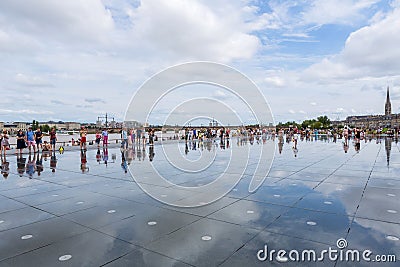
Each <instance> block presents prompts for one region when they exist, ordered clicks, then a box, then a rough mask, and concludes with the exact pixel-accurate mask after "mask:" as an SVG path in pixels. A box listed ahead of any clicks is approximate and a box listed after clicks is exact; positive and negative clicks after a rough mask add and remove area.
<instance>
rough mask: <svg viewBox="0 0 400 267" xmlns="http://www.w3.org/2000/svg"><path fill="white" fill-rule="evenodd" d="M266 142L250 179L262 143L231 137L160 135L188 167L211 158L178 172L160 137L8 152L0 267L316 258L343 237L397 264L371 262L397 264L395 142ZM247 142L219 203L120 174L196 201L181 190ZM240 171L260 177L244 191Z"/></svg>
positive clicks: (399, 164) (207, 176)
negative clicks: (205, 140)
mask: <svg viewBox="0 0 400 267" xmlns="http://www.w3.org/2000/svg"><path fill="white" fill-rule="evenodd" d="M259 142H262V141H261V140H260V141H259ZM266 142H267V143H272V144H274V145H276V153H275V158H274V161H273V163H272V167H271V169H270V172H269V174H268V176H267V178H266V179H265V180H264V181H263V182H262V178H264V177H254V178H253V177H252V174H253V173H254V171H255V168H256V167H257V166H258V163H257V162H258V161H257V153H253V152H254V151H253V150H254V149H256V148H257V147H259V146H261V144H259V143H258V142H257V141H254V143H253V144H250V143H249V142H239V141H237V140H236V139H235V138H232V139H231V140H230V144H229V146H228V145H227V144H225V146H224V147H221V146H220V145H219V143H218V142H215V143H213V142H211V143H209V144H201V145H200V144H199V143H198V142H196V143H193V142H189V143H188V144H187V146H185V143H178V144H177V143H173V142H172V143H170V144H165V145H164V146H165V147H169V146H178V147H179V149H181V152H182V157H183V158H185V157H186V158H187V159H189V160H190V162H192V163H193V164H196V159H197V157H201V156H202V155H204V156H207V155H212V156H213V157H214V161H213V164H212V165H211V166H210V167H209V168H207V169H205V170H204V171H202V172H197V173H187V174H186V175H185V174H182V173H180V172H179V168H174V167H171V166H170V164H169V162H168V159H167V158H166V157H165V156H163V146H161V145H159V144H156V145H155V146H154V148H150V147H148V146H147V147H146V148H145V149H143V148H142V147H140V148H138V147H135V150H133V149H128V150H127V151H123V152H121V150H120V148H119V147H118V148H116V147H114V148H111V147H110V148H108V149H107V150H103V149H102V148H100V149H99V150H97V149H96V148H91V147H89V149H88V151H87V152H86V153H81V152H80V151H65V152H64V153H63V154H60V153H59V152H58V151H57V152H56V153H55V154H54V155H49V157H43V156H42V154H38V155H39V156H38V155H36V156H33V155H31V156H29V155H27V154H25V155H23V157H22V158H17V157H16V156H15V155H11V154H10V155H8V156H7V162H9V174H8V177H7V178H6V179H2V180H1V181H0V266H102V265H106V266H219V265H220V266H270V265H272V266H274V265H278V264H281V263H280V262H279V259H278V260H277V259H276V258H274V259H273V260H272V261H271V260H269V259H265V260H264V261H261V260H260V259H259V257H258V256H265V255H264V254H265V253H263V251H261V252H262V253H259V252H260V250H264V248H265V247H266V246H267V248H268V252H270V251H271V250H276V251H278V250H280V249H283V250H286V251H287V252H289V251H291V250H298V251H299V252H300V254H301V251H303V250H315V251H316V253H317V256H319V255H320V252H321V251H323V250H328V248H329V247H331V248H332V249H337V250H338V249H339V248H338V239H344V240H345V242H346V244H345V246H343V247H342V249H343V250H349V249H354V250H359V251H364V250H370V251H372V254H371V256H370V258H371V259H373V260H374V259H375V256H376V255H383V256H384V255H395V256H396V258H397V263H394V262H386V263H381V264H380V265H382V266H398V261H399V260H400V241H399V238H400V205H399V204H400V144H397V143H396V142H394V141H393V139H379V140H376V139H372V140H371V141H370V140H368V141H365V140H362V141H361V143H360V149H359V151H356V149H355V148H354V146H353V141H352V140H351V141H349V149H348V152H347V153H345V151H344V149H343V143H342V140H338V141H337V142H333V141H332V140H329V141H328V140H312V141H305V140H303V141H299V143H298V149H297V150H296V149H293V147H292V146H293V144H292V143H286V142H285V143H278V140H277V139H275V140H270V139H269V140H266ZM246 149H247V150H248V151H250V154H248V153H247V152H245V153H239V157H240V158H239V161H247V162H246V168H245V169H243V168H241V167H238V168H236V169H235V166H233V168H230V169H229V171H230V172H232V173H231V175H232V177H236V176H237V175H242V174H243V175H242V178H241V180H240V181H239V182H238V183H237V184H236V185H235V186H234V188H233V189H232V190H230V191H229V192H228V193H227V194H226V195H224V196H222V197H221V198H220V199H219V200H217V201H215V202H212V203H210V204H206V203H203V204H202V205H200V206H199V207H194V208H189V207H179V206H171V205H168V204H165V203H163V202H161V201H158V200H156V199H154V198H152V197H150V196H149V195H148V194H146V193H145V192H144V191H143V190H142V189H141V188H140V187H139V186H138V184H137V183H136V182H135V180H134V179H133V178H132V176H131V174H130V170H131V171H132V173H139V176H140V177H136V178H137V179H139V180H140V181H141V182H143V183H145V184H146V185H147V188H151V190H152V192H153V193H154V192H156V193H158V194H159V195H158V197H159V199H160V200H162V199H163V198H164V199H165V200H166V201H164V202H169V201H173V202H174V203H186V202H185V200H190V199H193V198H196V199H198V200H199V203H201V197H202V195H201V194H199V193H198V192H193V191H191V189H190V187H195V186H197V187H199V186H202V185H205V184H208V183H210V182H212V181H213V179H216V178H217V177H218V176H219V175H221V174H223V172H224V171H225V170H226V168H225V165H224V164H228V163H229V157H230V155H231V152H232V150H238V151H241V150H243V151H247V150H246ZM9 153H11V152H9ZM254 154H255V155H254ZM249 155H250V156H249ZM236 160H238V159H236ZM151 164H153V165H154V166H155V167H156V168H157V170H158V171H159V172H160V174H162V175H163V176H165V177H168V179H169V181H170V182H171V183H174V184H179V185H181V186H182V191H181V193H180V194H178V195H177V194H174V195H170V194H169V193H168V192H169V191H168V187H167V186H165V185H164V184H158V183H157V181H156V179H153V178H152V177H151V175H152V173H151V172H150V171H149V166H150V167H151ZM259 164H260V165H262V164H264V162H260V163H259ZM42 165H43V170H42V171H40V170H41V166H42ZM266 165H267V164H266ZM38 166H39V168H38ZM267 167H268V166H267ZM129 168H130V170H129ZM38 170H39V172H40V175H39V172H38ZM251 179H256V180H257V179H258V180H259V182H262V185H261V186H260V187H259V188H258V190H256V191H255V192H253V193H250V192H249V183H250V181H251ZM205 193H207V192H205ZM158 197H157V198H158ZM180 201H181V202H180ZM344 240H342V241H344ZM257 254H259V255H258V256H257ZM286 256H287V254H286ZM280 261H284V262H285V264H286V265H288V266H299V265H304V266H313V265H322V264H323V265H324V266H371V265H373V263H374V262H372V261H371V262H367V261H363V260H360V261H359V262H354V261H345V260H339V259H336V260H330V259H329V258H328V256H326V257H325V258H324V259H323V263H321V262H318V261H306V262H295V261H292V260H291V259H287V258H286V259H285V258H282V259H281V260H280ZM380 265H379V266H380Z"/></svg>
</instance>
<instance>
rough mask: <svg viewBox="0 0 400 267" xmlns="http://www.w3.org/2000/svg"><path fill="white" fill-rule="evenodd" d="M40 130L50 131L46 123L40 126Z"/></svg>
mask: <svg viewBox="0 0 400 267" xmlns="http://www.w3.org/2000/svg"><path fill="white" fill-rule="evenodd" d="M40 130H41V131H42V132H49V131H50V126H49V125H48V124H45V125H42V126H40Z"/></svg>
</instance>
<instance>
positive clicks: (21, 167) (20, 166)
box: [17, 154, 26, 177]
mask: <svg viewBox="0 0 400 267" xmlns="http://www.w3.org/2000/svg"><path fill="white" fill-rule="evenodd" d="M25 161H26V158H24V157H23V156H22V154H17V172H18V174H19V176H20V177H22V175H23V174H24V171H25Z"/></svg>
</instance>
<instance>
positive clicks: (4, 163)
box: [1, 155, 10, 179]
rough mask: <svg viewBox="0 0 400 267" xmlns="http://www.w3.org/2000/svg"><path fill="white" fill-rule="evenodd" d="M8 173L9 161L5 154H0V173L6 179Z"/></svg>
mask: <svg viewBox="0 0 400 267" xmlns="http://www.w3.org/2000/svg"><path fill="white" fill-rule="evenodd" d="M9 173H10V162H8V161H7V158H6V155H4V157H3V155H1V174H2V175H3V177H4V179H7V177H8V174H9Z"/></svg>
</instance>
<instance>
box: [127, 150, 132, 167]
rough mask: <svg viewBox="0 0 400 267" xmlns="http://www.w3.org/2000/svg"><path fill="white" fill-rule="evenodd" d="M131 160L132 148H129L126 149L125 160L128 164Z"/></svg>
mask: <svg viewBox="0 0 400 267" xmlns="http://www.w3.org/2000/svg"><path fill="white" fill-rule="evenodd" d="M132 160H133V149H132V148H130V149H128V151H127V152H126V161H127V162H128V165H130V164H131V162H132Z"/></svg>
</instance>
